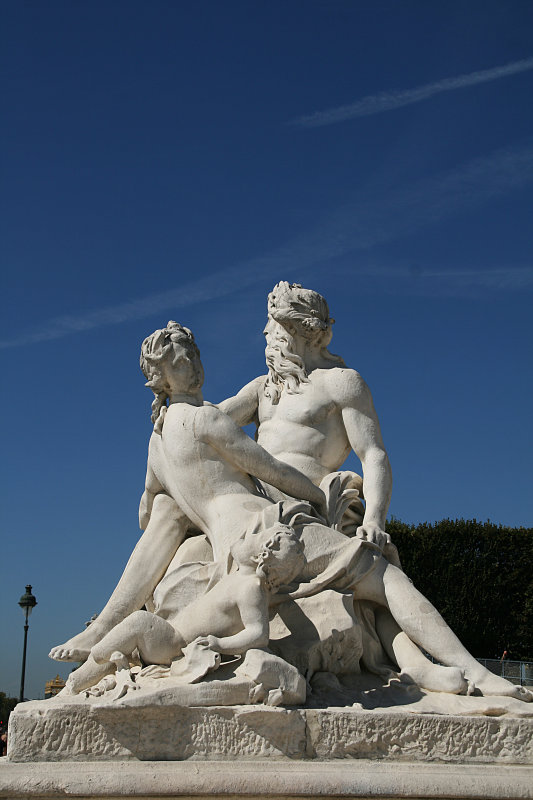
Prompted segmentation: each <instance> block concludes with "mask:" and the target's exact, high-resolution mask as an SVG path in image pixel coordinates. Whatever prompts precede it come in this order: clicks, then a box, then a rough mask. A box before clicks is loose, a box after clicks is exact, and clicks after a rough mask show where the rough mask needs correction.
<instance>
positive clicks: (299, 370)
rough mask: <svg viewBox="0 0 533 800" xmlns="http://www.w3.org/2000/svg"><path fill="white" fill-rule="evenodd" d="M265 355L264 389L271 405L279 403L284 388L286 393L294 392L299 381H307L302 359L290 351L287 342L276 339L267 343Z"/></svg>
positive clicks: (298, 386) (298, 389)
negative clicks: (266, 369) (265, 375)
mask: <svg viewBox="0 0 533 800" xmlns="http://www.w3.org/2000/svg"><path fill="white" fill-rule="evenodd" d="M265 356H266V363H267V367H268V375H267V379H266V381H265V389H264V391H265V395H266V397H269V398H270V400H271V401H272V403H273V405H276V404H277V403H279V398H280V396H281V393H282V391H283V390H284V389H285V390H286V391H287V392H288V394H296V393H298V392H299V391H300V384H301V383H308V382H309V379H308V377H307V372H306V371H305V365H304V362H303V360H302V359H301V358H300V356H299V355H297V354H296V353H293V352H292V351H291V349H290V347H289V346H288V344H287V342H285V341H283V340H278V341H277V342H276V344H274V345H267V347H266V350H265Z"/></svg>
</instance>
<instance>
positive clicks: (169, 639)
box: [91, 611, 184, 668]
mask: <svg viewBox="0 0 533 800" xmlns="http://www.w3.org/2000/svg"><path fill="white" fill-rule="evenodd" d="M182 646H184V642H183V640H182V638H181V636H180V635H179V634H178V633H177V632H176V630H175V628H173V627H172V625H171V624H170V622H167V620H166V619H161V617H157V616H156V615H155V614H151V613H150V612H149V611H134V612H133V614H130V615H129V616H128V617H126V619H124V620H122V622H120V623H119V624H118V625H116V626H115V627H114V628H113V630H111V631H109V633H107V634H106V635H105V636H104V638H103V639H102V641H101V642H99V643H98V644H96V645H95V646H94V647H93V648H92V650H91V657H92V658H93V659H94V661H95V662H96V663H97V664H105V663H107V662H110V661H112V662H113V663H114V664H115V665H116V666H118V667H120V668H126V667H127V666H128V659H129V658H130V657H131V655H132V653H133V651H134V650H135V649H137V650H138V651H139V653H140V656H141V658H142V660H143V661H144V662H145V663H146V664H164V665H166V666H170V664H171V663H172V660H173V659H174V658H175V657H176V656H178V655H179V654H180V653H181V648H182ZM120 654H122V659H120ZM119 660H120V663H119Z"/></svg>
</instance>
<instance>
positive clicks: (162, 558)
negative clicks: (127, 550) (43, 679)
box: [49, 494, 189, 661]
mask: <svg viewBox="0 0 533 800" xmlns="http://www.w3.org/2000/svg"><path fill="white" fill-rule="evenodd" d="M188 525H189V521H188V519H187V517H185V516H184V514H183V513H182V512H181V511H180V509H179V507H178V505H177V504H176V502H175V501H174V500H173V499H172V498H171V497H169V496H168V495H165V494H158V495H156V497H155V499H154V504H153V507H152V513H151V516H150V521H149V523H148V525H147V528H146V530H145V531H144V533H143V534H142V536H141V538H140V539H139V541H138V542H137V545H136V547H135V549H134V551H133V553H132V554H131V556H130V559H129V561H128V563H127V564H126V568H125V570H124V572H123V573H122V577H121V578H120V580H119V582H118V584H117V587H116V589H115V590H114V592H113V594H112V595H111V597H110V598H109V600H108V602H107V604H106V605H105V607H104V609H103V611H102V612H101V613H100V614H99V615H98V617H97V618H96V619H95V620H94V622H92V623H91V624H90V625H89V627H88V628H87V629H86V630H84V631H82V632H81V633H79V634H77V636H74V637H72V639H69V640H68V641H67V642H65V644H62V645H58V646H57V647H54V648H52V650H51V651H50V653H49V655H50V658H54V659H56V660H57V661H83V660H85V659H86V658H87V657H88V655H89V652H90V650H91V648H92V647H93V646H94V645H95V644H96V643H97V642H99V641H100V640H101V639H102V637H103V636H105V634H106V633H108V632H109V631H110V630H111V629H112V628H114V626H115V625H117V624H118V623H119V622H121V621H122V620H123V619H124V618H125V617H127V615H128V614H131V613H132V612H133V611H136V610H138V609H140V608H142V606H143V605H144V604H145V602H146V601H147V599H148V598H149V597H150V595H151V594H152V593H153V591H154V589H155V587H156V586H157V584H158V583H159V581H160V580H161V578H162V577H163V575H164V574H165V571H166V569H167V567H168V565H169V564H170V562H171V561H172V558H173V557H174V555H175V553H176V550H177V549H178V547H179V546H180V544H181V543H182V542H183V540H184V538H185V534H186V532H187V527H188Z"/></svg>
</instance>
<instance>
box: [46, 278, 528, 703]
mask: <svg viewBox="0 0 533 800" xmlns="http://www.w3.org/2000/svg"><path fill="white" fill-rule="evenodd" d="M332 323H333V320H331V319H330V317H329V310H328V307H327V304H326V301H325V300H324V298H322V297H321V296H320V295H318V294H317V293H316V292H312V291H310V290H307V289H303V288H302V287H301V286H299V285H297V284H292V285H291V284H288V283H285V282H282V283H280V284H278V285H277V286H276V287H275V288H274V290H273V292H272V293H271V294H270V295H269V301H268V322H267V326H266V329H265V335H266V339H267V348H266V357H267V365H268V374H267V375H266V376H262V377H260V378H257V379H256V380H254V381H252V382H251V383H250V384H248V385H247V386H245V387H244V388H243V389H242V390H241V391H240V392H239V393H238V394H237V395H236V396H235V397H234V398H231V399H229V400H226V401H225V402H223V403H221V404H220V405H219V406H218V407H215V406H212V405H211V404H208V403H204V401H203V397H202V393H201V386H202V382H203V369H202V365H201V362H200V357H199V352H198V349H197V347H196V344H195V343H194V338H193V336H192V334H191V332H190V331H189V330H188V329H187V328H183V327H182V326H181V325H178V324H177V323H174V322H170V323H169V324H168V326H167V327H166V328H164V329H162V330H158V331H156V332H155V333H154V334H152V336H150V337H148V338H147V339H146V340H145V342H144V343H143V347H142V354H141V367H142V369H143V372H144V374H145V376H146V378H147V380H148V382H147V386H149V387H150V388H152V390H153V392H154V394H155V400H154V402H153V404H152V412H153V413H152V421H153V422H154V432H153V434H152V436H151V440H150V446H149V457H148V469H147V478H146V487H145V492H144V494H143V497H142V499H141V506H140V523H141V528H142V529H143V530H144V533H143V535H142V536H141V538H140V540H139V542H138V544H137V546H136V548H135V550H134V552H133V554H132V557H131V558H130V561H129V562H128V565H127V567H126V569H125V571H124V574H123V576H122V578H121V580H120V582H119V584H118V586H117V588H116V589H115V591H114V592H113V595H112V596H111V598H110V600H109V601H108V603H107V605H106V607H105V608H104V610H103V611H102V613H101V614H100V615H99V616H98V618H97V619H96V620H95V621H94V622H93V623H92V624H91V625H90V626H89V628H87V630H86V631H83V632H82V633H81V634H78V635H77V636H75V637H73V638H72V639H71V640H69V641H68V642H66V643H65V644H64V645H59V646H58V647H55V648H54V649H53V650H52V651H51V653H50V655H51V657H53V658H56V659H59V660H73V661H78V660H85V659H87V661H86V663H85V664H84V665H83V666H82V667H81V668H80V669H79V670H77V671H76V672H74V673H72V675H71V677H70V678H69V681H68V684H67V687H66V689H65V690H64V695H67V694H70V695H72V694H78V693H79V692H83V691H84V690H86V689H89V687H92V686H94V685H95V684H97V683H98V682H99V681H101V680H102V679H103V678H105V676H106V675H107V674H108V673H110V672H114V671H115V670H116V669H117V668H118V672H117V676H116V677H115V678H114V680H113V681H112V684H113V692H114V694H113V697H114V698H115V699H116V698H119V697H122V696H123V695H124V692H125V691H126V690H127V689H134V688H136V687H140V688H141V690H142V688H143V683H142V676H143V672H144V670H143V671H141V672H140V673H138V674H139V676H140V677H139V678H138V679H134V678H133V674H132V672H131V665H132V664H133V663H134V662H135V658H136V656H139V655H140V658H141V660H142V662H143V663H144V664H145V665H146V664H150V663H153V664H155V665H158V666H159V667H161V668H162V669H163V670H165V669H167V670H169V671H168V680H169V681H170V680H171V679H172V675H173V674H174V678H176V676H178V677H179V678H180V679H181V680H182V681H186V680H191V681H198V680H199V679H201V678H202V676H203V675H206V673H207V672H209V675H212V671H213V669H216V668H217V667H219V666H220V655H221V654H224V655H230V656H233V655H237V656H238V655H241V656H242V655H243V654H245V653H246V652H250V651H251V650H254V651H255V650H256V649H257V648H258V647H261V648H265V647H266V646H267V645H268V644H269V641H270V644H271V650H272V651H273V652H272V653H270V652H268V651H265V653H264V656H263V661H262V662H261V670H262V671H263V672H264V674H265V675H267V674H268V675H269V681H270V683H269V689H268V693H266V694H265V692H263V694H262V695H261V690H258V691H257V692H256V696H255V698H254V697H253V693H252V688H251V689H250V692H251V694H250V699H255V700H257V697H267V698H270V701H271V702H272V703H276V702H284V697H289V695H288V694H287V695H284V688H283V686H285V685H286V683H287V680H286V679H285V678H283V680H282V673H283V669H282V668H281V667H280V664H282V663H285V662H288V664H287V669H290V668H292V669H295V668H297V669H299V670H300V671H302V672H303V671H305V673H306V674H305V678H306V679H307V681H308V682H312V679H313V674H316V675H317V676H318V675H322V676H327V675H328V674H330V675H332V676H333V677H335V676H336V675H341V676H342V675H345V674H346V673H349V674H352V675H353V674H357V673H358V671H359V669H360V666H361V665H362V666H363V667H366V669H367V670H369V671H370V672H373V673H374V674H377V675H380V676H382V678H390V677H391V676H394V675H396V676H398V675H399V676H400V678H401V679H402V680H405V681H408V682H410V683H411V685H412V684H413V683H415V684H417V685H418V686H420V687H422V688H424V689H428V690H430V691H440V692H449V693H455V694H459V693H462V694H466V693H472V692H477V693H481V694H483V695H500V696H507V697H514V698H517V699H521V700H531V699H532V696H531V694H530V693H529V692H527V691H526V690H524V689H522V688H521V687H517V686H514V685H512V684H511V683H509V682H507V681H505V680H503V679H501V678H499V677H497V676H494V675H492V674H491V673H490V672H488V671H487V670H486V669H485V668H484V667H482V666H481V665H480V664H479V663H478V662H477V661H476V659H474V658H473V657H472V656H471V655H470V654H469V653H468V652H467V651H466V649H465V648H464V647H463V646H462V644H461V643H460V642H459V640H458V639H457V637H456V636H455V635H454V634H453V632H452V631H451V630H450V629H449V628H448V626H447V625H446V623H445V622H444V620H443V619H442V617H441V616H440V615H439V613H438V612H437V611H436V609H435V608H434V607H433V606H432V605H431V604H430V603H429V602H428V601H427V600H426V598H424V597H423V596H422V595H421V594H420V593H419V592H418V591H417V589H416V588H415V587H414V586H413V584H412V583H411V582H410V580H409V579H408V578H407V576H406V575H405V574H404V573H403V571H402V569H401V566H400V562H399V559H398V554H397V551H396V548H395V547H394V545H393V544H392V542H391V540H390V536H389V535H388V534H387V533H386V532H385V530H384V528H385V518H386V513H387V509H388V505H389V501H390V494H391V484H392V480H391V470H390V466H389V461H388V458H387V454H386V451H385V448H384V445H383V441H382V438H381V433H380V428H379V423H378V419H377V416H376V413H375V410H374V407H373V403H372V398H371V395H370V392H369V390H368V387H367V386H366V384H365V383H364V381H363V379H362V378H361V376H360V375H359V374H358V373H357V372H355V371H354V370H351V369H348V368H347V367H346V366H345V364H344V362H343V361H342V359H341V358H340V357H338V356H334V355H332V354H331V353H330V352H329V351H328V349H327V346H328V344H329V342H330V340H331V326H332ZM167 403H168V406H167ZM254 420H255V421H256V422H257V424H258V436H257V443H256V442H254V441H252V440H251V439H250V438H249V437H248V436H246V435H245V434H244V433H243V432H242V431H241V429H240V427H239V426H241V425H245V424H248V423H250V422H252V421H254ZM350 449H353V450H354V451H355V452H356V454H357V455H358V456H359V458H360V460H361V463H362V467H363V480H362V482H361V479H360V478H358V476H355V475H354V474H353V473H342V472H340V473H339V472H337V470H338V469H339V467H341V466H342V463H343V462H344V460H345V458H346V456H347V455H348V453H349V452H350ZM363 492H364V501H365V504H364V505H363V503H362V497H363ZM284 526H290V528H291V531H292V533H290V534H287V533H285V534H282V533H281V532H282V531H286V528H285V527H284ZM273 531H277V533H275V535H274V542H277V544H278V545H279V547H280V550H279V553H278V554H276V551H275V549H274V550H273V549H272V545H271V544H269V545H268V547H267V546H266V545H265V537H266V539H267V540H270V538H271V536H272V533H273ZM294 540H295V541H297V542H298V547H299V548H301V550H302V552H303V557H302V558H299V557H296V555H295V553H296V551H297V550H298V548H295V552H292V549H291V548H293V547H295V545H291V546H290V547H289V546H288V545H287V548H288V549H287V550H285V549H284V548H285V545H284V544H282V543H283V542H285V543H288V542H293V541H294ZM301 555H302V553H300V556H301ZM279 556H283V558H282V559H281V564H282V565H283V566H284V570H283V574H282V575H281V577H280V574H279V573H278V572H277V570H278V569H279V566H280V558H279ZM293 556H294V558H293ZM254 557H256V558H258V559H259V561H258V563H257V565H256V564H254V562H253V558H254ZM267 564H268V569H266V566H267ZM147 565H149V567H148V568H147ZM271 568H272V575H273V576H274V577H272V579H271V578H269V575H270V572H269V570H270V569H271ZM285 568H286V569H285ZM283 584H285V585H283ZM287 584H289V585H287ZM274 589H279V591H277V592H274V591H273V590H274ZM351 598H353V601H352V599H351ZM144 605H146V607H147V608H149V609H150V611H149V612H146V611H141V610H140V609H141V608H142V607H143V606H144ZM269 614H270V616H271V617H272V622H271V625H270V629H269V628H268V616H269ZM333 620H335V625H337V627H334V624H333V622H332V621H333ZM337 620H339V622H338V623H337ZM283 625H284V626H285V633H284V629H283ZM198 637H200V638H198ZM191 643H193V644H192V648H191ZM186 645H188V646H189V647H188V648H186ZM420 647H421V648H423V649H424V650H426V651H427V652H428V653H430V654H431V655H432V656H433V657H435V658H436V659H437V660H438V661H440V662H441V663H442V664H444V665H446V666H440V665H435V664H433V663H431V662H430V661H429V660H428V659H426V658H425V656H424V655H423V654H422V652H421V650H420ZM189 648H190V649H189ZM185 650H187V652H186V658H185V659H184V658H183V652H185ZM136 651H137V652H136ZM280 659H282V661H280ZM289 664H291V665H292V667H290V668H289ZM169 666H170V669H169ZM220 671H221V670H219V669H217V672H216V673H215V675H216V674H218V673H220ZM144 674H145V675H146V672H144ZM162 674H165V675H166V674H167V673H165V672H163V673H162ZM272 674H279V676H280V680H279V686H276V685H275V681H274V682H272ZM207 679H210V677H209V676H207ZM152 680H153V678H152ZM160 680H161V683H162V684H164V680H166V678H161V679H160ZM231 680H233V678H231ZM235 680H237V679H236V678H235ZM254 680H255V684H254V685H255V686H256V687H257V686H261V680H260V679H258V676H257V675H256V676H255V678H254ZM335 680H337V678H335ZM335 680H333V678H332V679H331V681H330V684H331V685H334V684H335ZM327 682H328V681H327V680H326V678H324V677H323V678H322V679H321V683H320V682H319V683H320V685H321V686H322V687H323V686H324V685H326V684H327ZM220 683H221V684H224V681H223V680H221V681H220ZM230 683H231V681H228V686H229V685H230ZM337 683H338V680H337ZM282 684H283V686H282ZM231 685H233V684H231ZM310 685H312V683H310ZM316 685H317V686H318V684H316ZM221 691H222V690H221ZM134 694H137V692H135V693H134ZM239 696H240V695H239ZM63 697H64V696H63ZM291 697H292V698H298V697H299V695H298V691H295V692H294V693H293V695H291ZM235 698H236V695H235V694H232V692H231V691H229V692H228V693H227V695H226V696H225V698H224V699H223V700H220V702H223V703H226V704H231V703H235V702H240V701H238V700H236V699H235ZM87 702H91V698H90V697H89V698H88V699H87ZM285 702H291V700H285ZM292 702H301V700H298V699H296V700H294V699H293V700H292ZM193 704H194V703H193Z"/></svg>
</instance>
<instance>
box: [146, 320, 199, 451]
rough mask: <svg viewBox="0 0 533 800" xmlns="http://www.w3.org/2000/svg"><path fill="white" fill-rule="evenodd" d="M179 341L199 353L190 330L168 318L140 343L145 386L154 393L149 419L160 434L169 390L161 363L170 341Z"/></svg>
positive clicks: (166, 353) (170, 343) (165, 355)
mask: <svg viewBox="0 0 533 800" xmlns="http://www.w3.org/2000/svg"><path fill="white" fill-rule="evenodd" d="M179 341H183V342H184V344H186V345H188V346H189V347H190V346H192V347H193V348H194V349H195V350H196V352H197V353H198V355H199V354H200V351H199V350H198V347H197V345H196V343H195V341H194V336H193V334H192V331H190V330H189V328H185V327H184V326H183V325H180V324H179V322H174V320H170V321H169V323H168V325H167V326H166V328H161V329H160V330H157V331H154V333H152V334H150V336H147V337H146V339H145V340H144V342H143V343H142V345H141V358H140V364H141V369H142V371H143V374H144V377H145V378H146V379H147V381H146V383H145V386H148V388H149V389H151V390H152V391H153V393H154V394H155V399H154V401H153V403H152V416H151V419H152V422H153V423H154V431H155V432H156V433H158V434H160V435H161V431H162V429H163V422H164V419H165V414H166V411H167V400H168V396H169V391H170V387H169V386H168V385H167V382H166V380H165V377H164V374H163V371H162V370H161V364H162V362H163V361H164V359H165V358H166V357H167V355H168V354H169V352H170V351H171V349H172V342H179Z"/></svg>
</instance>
